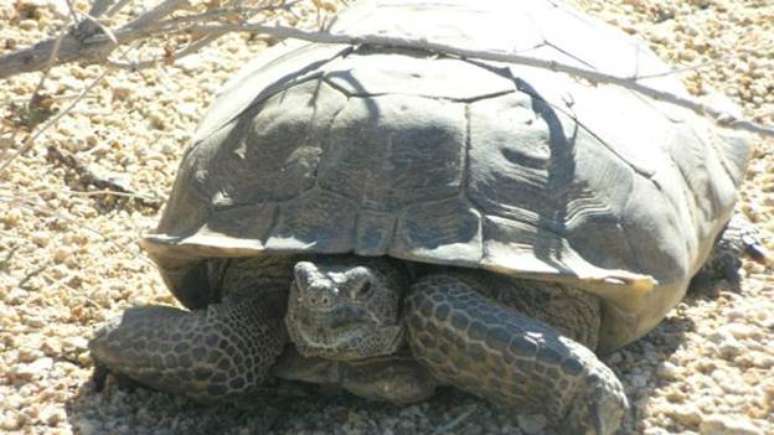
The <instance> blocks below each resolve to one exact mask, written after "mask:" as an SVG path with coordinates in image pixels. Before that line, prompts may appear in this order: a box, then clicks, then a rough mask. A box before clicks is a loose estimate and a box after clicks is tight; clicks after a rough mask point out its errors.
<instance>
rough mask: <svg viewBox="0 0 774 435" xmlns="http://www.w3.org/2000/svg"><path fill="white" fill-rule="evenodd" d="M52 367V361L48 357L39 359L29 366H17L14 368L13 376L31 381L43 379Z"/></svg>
mask: <svg viewBox="0 0 774 435" xmlns="http://www.w3.org/2000/svg"><path fill="white" fill-rule="evenodd" d="M53 366H54V360H53V359H51V358H48V357H45V358H39V359H37V360H36V361H35V362H32V363H29V364H19V365H18V366H16V369H15V370H14V371H13V374H14V376H15V377H16V378H17V379H20V380H24V381H31V380H33V379H38V378H42V377H44V376H45V375H46V373H47V372H48V371H49V370H51V368H52V367H53Z"/></svg>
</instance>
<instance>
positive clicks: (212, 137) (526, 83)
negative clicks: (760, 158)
mask: <svg viewBox="0 0 774 435" xmlns="http://www.w3.org/2000/svg"><path fill="white" fill-rule="evenodd" d="M420 23H421V25H420ZM332 32H334V33H335V32H342V33H347V34H351V35H357V34H361V33H363V34H365V33H368V34H388V35H391V36H398V37H411V38H415V39H416V38H426V39H427V40H429V41H435V42H441V43H444V44H451V45H456V46H460V47H463V48H474V49H480V50H500V51H504V52H518V53H520V54H522V55H528V56H533V57H536V58H540V59H548V60H556V61H558V62H563V63H568V64H572V65H578V66H583V67H585V68H588V69H594V70H598V71H600V72H604V73H607V74H616V75H621V76H633V75H635V74H640V75H646V74H655V73H662V72H664V71H668V70H669V68H668V67H667V66H666V65H665V64H663V63H662V62H660V61H659V60H658V59H657V58H656V57H655V55H654V54H653V53H652V52H651V51H650V50H648V49H647V48H646V47H645V46H644V45H643V44H642V43H641V42H638V41H637V40H634V39H632V38H630V37H628V36H627V35H625V34H623V33H621V32H619V31H617V30H615V29H613V28H611V27H609V26H607V25H605V24H603V23H600V22H596V21H594V20H591V19H589V18H587V17H585V16H583V15H580V14H578V13H576V12H574V11H572V10H570V9H567V8H564V7H558V6H555V5H554V4H553V3H552V2H550V1H548V0H543V1H538V0H534V1H524V2H511V1H502V2H497V1H493V2H469V1H465V0H436V1H415V0H397V1H384V0H378V1H361V2H360V3H358V4H356V6H355V7H353V8H352V9H350V10H349V11H347V12H346V13H344V14H342V15H341V16H340V18H339V19H338V21H337V23H336V25H335V26H334V27H333V29H332ZM647 84H649V85H651V86H654V87H658V88H659V89H662V90H668V91H670V92H674V93H678V94H681V95H682V94H683V93H684V90H682V88H681V85H680V84H679V82H678V81H677V80H676V79H674V78H672V77H670V76H661V77H658V78H654V79H650V80H649V81H647ZM748 154H749V147H748V144H747V143H746V142H745V141H744V140H743V139H742V138H739V137H734V136H732V135H730V134H729V133H727V132H719V131H718V130H717V129H716V128H715V127H714V126H712V125H710V124H709V123H708V122H706V121H704V120H702V119H700V118H699V117H698V116H696V115H694V114H693V113H690V112H688V111H686V110H683V109H679V108H676V107H672V106H667V105H665V104H662V103H659V102H655V101H652V100H650V99H648V98H646V97H643V96H642V95H640V94H636V93H634V92H632V91H629V90H627V89H624V88H622V87H618V86H613V85H606V84H600V83H589V82H587V81H585V80H579V79H576V78H573V77H571V76H569V75H566V74H563V73H558V72H553V71H549V70H545V69H539V68H533V67H528V66H523V65H517V64H502V63H501V64H495V63H492V62H480V61H474V60H466V59H461V58H457V57H454V56H441V55H437V54H433V53H429V52H425V51H422V50H406V49H397V48H389V47H379V46H369V45H360V46H350V45H322V44H314V43H308V42H294V43H288V44H287V45H284V46H276V47H273V48H271V49H268V50H266V51H265V52H264V53H262V54H261V55H260V56H258V58H257V59H255V60H254V61H253V62H251V63H250V64H249V65H247V66H246V67H245V68H244V70H243V71H242V72H241V73H240V74H239V75H238V76H236V77H235V78H234V79H232V80H231V81H230V82H229V83H227V84H226V86H225V88H224V90H223V91H222V92H221V93H220V94H219V95H218V97H217V100H216V101H215V103H214V105H213V107H212V108H211V109H210V112H209V114H208V115H207V116H206V117H205V119H204V120H203V121H202V123H201V125H200V126H199V128H198V130H197V132H196V134H195V137H194V139H193V143H192V145H191V146H190V148H189V149H188V150H187V152H186V154H185V156H184V157H183V160H182V163H181V164H180V168H179V172H178V175H177V179H176V182H175V184H174V188H173V191H172V193H171V196H170V199H169V202H168V204H167V206H166V208H165V210H164V212H163V216H162V218H161V222H160V224H159V226H158V228H157V230H156V231H155V232H154V233H153V234H149V235H148V236H147V237H146V238H145V239H144V241H143V245H144V247H145V248H146V249H147V250H148V252H149V253H150V255H151V256H152V257H153V258H154V260H155V261H156V262H157V263H158V265H159V266H160V269H161V271H162V274H163V275H164V277H165V279H166V282H167V284H168V285H169V287H170V289H171V290H172V292H173V293H174V294H175V295H176V296H177V297H178V298H179V299H180V300H181V301H182V302H183V303H184V304H185V305H188V306H196V305H197V304H198V303H197V302H196V301H198V300H201V297H200V296H201V295H198V294H197V292H199V291H200V290H197V287H196V286H195V285H191V283H192V282H193V281H191V279H192V277H193V279H203V277H206V274H205V275H203V274H202V265H203V264H205V263H206V260H207V259H210V258H218V257H239V256H256V255H273V254H284V253H299V252H302V253H306V252H308V253H324V254H335V253H355V254H358V255H364V256H378V255H388V256H391V257H395V258H399V259H404V260H409V261H414V262H424V263H434V264H442V265H452V266H460V267H472V268H483V269H487V270H491V271H494V272H497V273H504V274H509V275H513V276H518V277H521V278H528V279H536V280H548V281H558V282H566V283H569V284H571V285H574V286H577V287H579V288H582V289H584V290H586V291H589V292H592V293H595V294H598V295H600V296H601V297H602V298H603V299H604V301H605V311H604V319H603V330H602V333H601V335H600V337H601V348H602V349H603V350H610V349H614V348H616V347H618V346H620V345H622V344H625V343H626V342H629V341H631V340H633V339H635V338H637V337H639V336H641V335H642V334H644V333H645V332H647V331H648V330H650V329H651V328H652V327H653V326H654V325H655V324H656V323H658V322H659V321H660V320H661V319H662V318H663V316H664V315H665V313H666V312H667V311H668V310H669V309H671V308H672V307H673V306H674V305H675V304H676V303H677V302H678V301H679V300H680V299H681V298H682V296H683V295H684V293H685V290H686V288H687V285H688V283H689V280H690V278H691V277H692V276H693V274H694V273H695V272H696V271H697V270H698V269H699V268H700V266H701V264H702V263H703V262H704V261H705V259H706V258H707V256H708V254H709V252H710V250H711V248H712V246H713V242H714V240H715V239H716V237H717V235H718V234H719V232H720V231H721V229H722V228H723V226H724V224H725V223H726V222H727V220H728V219H729V216H730V214H731V211H732V208H733V206H734V202H735V199H736V191H737V186H738V185H739V183H740V181H741V179H742V175H743V172H744V168H745V166H746V163H747V160H748V158H749V156H748Z"/></svg>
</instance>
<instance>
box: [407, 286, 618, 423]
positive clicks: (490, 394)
mask: <svg viewBox="0 0 774 435" xmlns="http://www.w3.org/2000/svg"><path fill="white" fill-rule="evenodd" d="M483 276H484V275H482V277H483ZM487 281H488V280H486V279H482V280H481V281H480V282H481V283H485V282H487ZM475 285H476V283H475V280H471V275H470V274H455V273H454V272H447V273H436V274H432V275H428V276H425V277H423V278H421V279H420V280H419V281H418V282H417V283H416V284H415V285H414V286H413V289H412V294H411V295H410V296H409V297H408V299H407V303H406V306H405V307H404V308H405V311H404V314H405V316H406V318H405V319H406V323H407V338H408V342H409V345H410V347H411V349H412V352H413V353H414V356H415V357H416V358H417V360H418V361H419V362H420V363H421V364H423V365H425V366H426V367H428V368H429V369H430V371H431V372H432V374H433V375H434V376H435V377H436V378H437V379H439V380H440V381H441V382H443V383H449V384H451V385H454V386H456V387H458V388H460V389H462V390H465V391H467V392H470V393H472V394H475V395H477V396H479V397H482V398H485V399H487V400H490V401H492V402H494V403H497V404H499V405H502V406H505V407H507V408H509V409H512V410H514V411H516V412H542V413H543V414H545V415H547V416H548V417H549V418H550V419H551V420H552V421H551V422H552V423H553V424H554V425H555V426H556V427H557V429H558V430H560V431H561V432H563V433H568V434H596V435H607V434H612V433H614V432H615V431H616V430H617V429H618V428H619V427H620V425H621V423H622V419H623V417H624V414H625V412H626V410H627V409H628V402H627V399H626V396H625V394H624V391H623V386H622V385H621V383H620V381H619V380H618V378H617V377H616V376H615V374H614V373H613V372H612V371H611V370H610V369H609V368H608V367H607V366H605V364H603V363H602V362H601V361H600V360H599V359H597V357H596V356H595V355H594V353H593V352H592V351H591V350H589V349H588V348H586V347H585V346H583V345H582V344H580V343H578V342H576V341H574V340H572V339H570V338H567V337H566V336H563V335H561V334H560V333H559V332H557V330H555V329H554V328H552V327H551V326H549V325H548V324H546V323H543V322H541V321H538V320H535V319H533V318H531V317H528V316H525V315H524V314H522V313H519V312H518V311H516V310H514V309H511V308H508V307H505V306H502V305H500V304H498V303H497V302H496V301H495V300H493V299H490V298H488V297H486V296H484V294H490V293H489V292H488V291H486V290H487V289H480V290H479V289H477V288H475V287H474V286H475ZM535 285H540V283H535ZM534 308H535V309H540V307H534ZM587 323H593V322H587ZM594 335H596V334H594Z"/></svg>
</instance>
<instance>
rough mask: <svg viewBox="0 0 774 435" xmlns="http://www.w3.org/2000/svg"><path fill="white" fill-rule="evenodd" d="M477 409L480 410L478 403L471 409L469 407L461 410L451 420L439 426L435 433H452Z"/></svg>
mask: <svg viewBox="0 0 774 435" xmlns="http://www.w3.org/2000/svg"><path fill="white" fill-rule="evenodd" d="M476 411H478V406H477V405H472V406H471V407H470V409H467V410H465V411H463V412H461V413H460V414H459V415H458V416H456V417H454V419H452V420H451V421H450V422H448V423H446V424H445V425H443V426H439V427H437V428H436V429H435V430H434V431H433V434H436V435H437V434H444V433H450V432H453V431H454V430H455V429H456V428H457V427H458V426H459V425H460V424H461V423H462V422H463V421H465V420H466V419H468V418H469V417H470V416H472V415H473V414H474V413H475V412H476Z"/></svg>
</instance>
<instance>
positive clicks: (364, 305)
mask: <svg viewBox="0 0 774 435" xmlns="http://www.w3.org/2000/svg"><path fill="white" fill-rule="evenodd" d="M408 282H409V280H408V275H407V273H406V271H405V270H404V269H403V268H402V267H401V265H400V264H398V263H397V262H395V261H393V260H389V259H386V258H365V257H356V256H327V257H314V258H312V259H310V260H308V261H300V262H298V263H296V264H295V266H294V269H293V283H292V284H291V287H290V299H289V301H288V312H287V315H286V317H285V324H286V325H287V328H288V333H289V335H290V339H291V340H292V341H293V342H294V344H295V345H296V348H297V349H298V351H299V353H301V354H302V355H303V356H305V357H315V356H317V357H323V358H328V359H333V360H339V361H352V360H360V359H365V358H369V357H373V356H378V355H386V354H390V353H393V352H395V351H396V350H397V348H398V347H399V346H400V344H401V343H402V341H403V327H402V324H401V321H400V318H399V315H400V301H401V296H402V294H403V293H404V291H405V290H406V289H407V286H408Z"/></svg>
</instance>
